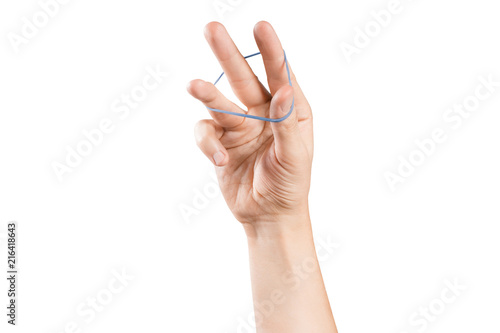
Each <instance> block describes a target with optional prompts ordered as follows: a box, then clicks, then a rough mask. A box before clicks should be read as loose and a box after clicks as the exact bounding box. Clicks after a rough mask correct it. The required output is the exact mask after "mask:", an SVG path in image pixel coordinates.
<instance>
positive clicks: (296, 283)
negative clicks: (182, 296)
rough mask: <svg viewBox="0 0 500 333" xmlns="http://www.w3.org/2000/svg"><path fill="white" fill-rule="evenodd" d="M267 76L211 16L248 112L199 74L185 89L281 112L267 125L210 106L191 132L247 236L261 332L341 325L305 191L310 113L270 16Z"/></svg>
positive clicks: (228, 106)
mask: <svg viewBox="0 0 500 333" xmlns="http://www.w3.org/2000/svg"><path fill="white" fill-rule="evenodd" d="M254 36H255V41H256V42H257V46H258V48H259V50H260V52H261V54H262V59H263V61H264V65H265V68H266V74H267V78H268V82H267V83H268V86H269V90H270V91H268V90H267V89H266V88H265V87H264V85H263V84H262V83H261V82H260V81H259V80H258V79H257V77H256V75H255V74H254V73H253V72H252V69H251V68H250V66H249V65H248V63H247V61H246V60H245V59H244V57H243V56H242V55H241V53H240V52H239V51H238V49H237V47H236V45H235V44H234V42H233V41H232V39H231V37H230V36H229V34H228V33H227V31H226V29H225V28H224V26H223V25H222V24H220V23H217V22H211V23H209V24H208V25H207V26H206V27H205V37H206V39H207V41H208V43H209V45H210V47H211V48H212V51H213V53H214V54H215V56H216V57H217V59H218V60H219V63H220V64H221V66H222V68H223V70H224V72H225V74H226V76H227V79H228V80H229V83H230V85H231V88H232V90H233V91H234V93H235V95H236V96H237V97H238V99H239V100H240V101H241V102H242V103H243V104H244V105H245V106H246V107H247V108H248V111H246V110H242V109H241V108H240V107H238V106H237V105H236V104H234V103H232V102H231V101H229V100H228V99H227V98H226V97H225V96H224V95H223V94H222V93H221V92H219V90H218V89H217V88H216V87H215V86H214V85H213V84H212V83H209V82H205V81H202V80H193V81H191V82H190V83H189V84H188V87H187V90H188V92H189V93H190V94H191V95H192V96H193V97H194V98H196V99H198V100H200V101H201V102H202V103H203V104H204V105H205V106H208V107H211V108H216V109H222V110H228V111H234V112H239V113H246V112H248V113H250V114H254V115H258V116H264V117H269V118H281V117H283V116H284V115H285V114H287V113H288V111H289V110H290V106H291V104H292V99H293V97H294V98H295V108H294V110H293V112H292V114H291V115H290V117H288V118H287V119H286V120H284V121H282V122H279V123H270V122H264V121H260V120H254V119H248V118H243V117H237V116H234V115H227V114H221V113H217V112H211V111H209V112H210V115H211V117H212V119H210V120H201V121H200V122H198V123H197V125H196V127H195V137H196V142H197V144H198V146H199V147H200V149H201V151H202V152H203V153H204V154H205V155H206V156H207V157H208V158H209V160H210V161H211V162H212V163H213V164H214V165H215V166H216V173H217V177H218V180H219V185H220V187H221V191H222V193H223V195H224V198H225V200H226V202H227V205H228V206H229V208H230V209H231V211H232V213H233V214H234V216H235V217H236V219H237V220H238V221H239V222H241V224H242V225H243V227H244V230H245V233H246V235H247V239H248V247H249V254H250V271H251V278H252V293H253V300H254V309H255V317H256V324H257V332H259V333H262V332H292V333H293V332H301V333H303V332H319V333H321V332H337V329H336V327H335V322H334V319H333V315H332V312H331V309H330V304H329V302H328V297H327V294H326V290H325V287H324V283H323V279H322V276H321V271H320V268H319V264H318V260H317V257H316V252H315V248H314V242H313V236H312V230H311V221H310V218H309V208H308V207H309V205H308V194H309V187H310V178H311V164H312V159H313V148H314V143H313V119H312V112H311V107H310V106H309V103H308V102H307V100H306V98H305V96H304V94H303V93H302V90H301V89H300V86H299V84H298V83H297V80H296V78H295V76H294V75H293V71H292V70H291V67H290V71H291V73H290V74H291V80H292V85H293V87H290V85H289V83H288V76H287V72H286V67H285V60H284V54H283V47H282V45H281V43H280V41H279V39H278V36H277V35H276V33H275V31H274V29H273V28H272V26H271V25H270V24H269V23H268V22H259V23H257V24H256V26H255V29H254Z"/></svg>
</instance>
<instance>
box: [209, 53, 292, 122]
mask: <svg viewBox="0 0 500 333" xmlns="http://www.w3.org/2000/svg"><path fill="white" fill-rule="evenodd" d="M259 54H260V52H257V53H254V54H251V55H248V56H246V57H245V59H248V58H251V57H254V56H256V55H259ZM283 54H284V55H285V66H286V73H287V75H288V84H289V85H290V87H293V86H292V80H291V79H290V68H288V60H287V59H286V53H285V50H283ZM222 76H224V72H222V74H221V75H220V76H219V78H218V79H217V80H216V81H215V83H214V85H216V84H217V82H219V80H220V79H221V78H222ZM294 105H295V97H293V99H292V106H291V107H290V111H288V113H287V114H286V115H285V116H283V117H281V118H277V119H272V118H266V117H259V116H254V115H251V114H246V113H238V112H232V111H225V110H219V109H213V108H209V107H208V106H207V109H209V110H210V111H214V112H219V113H225V114H231V115H233V116H238V117H245V118H251V119H257V120H263V121H269V122H272V123H279V122H280V121H283V120H285V119H286V118H288V117H289V116H290V115H291V114H292V111H293V108H294Z"/></svg>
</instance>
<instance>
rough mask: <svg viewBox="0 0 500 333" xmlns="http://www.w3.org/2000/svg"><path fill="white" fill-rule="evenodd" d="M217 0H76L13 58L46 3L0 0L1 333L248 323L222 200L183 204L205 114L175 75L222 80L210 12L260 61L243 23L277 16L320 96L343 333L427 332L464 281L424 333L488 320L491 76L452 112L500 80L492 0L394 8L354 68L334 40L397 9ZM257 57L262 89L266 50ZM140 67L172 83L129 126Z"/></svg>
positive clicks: (321, 216) (326, 217)
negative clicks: (125, 278) (458, 113)
mask: <svg viewBox="0 0 500 333" xmlns="http://www.w3.org/2000/svg"><path fill="white" fill-rule="evenodd" d="M42 1H43V2H47V1H48V0H42ZM222 2H223V3H227V1H226V0H223V1H222ZM230 3H232V5H230V6H231V10H230V11H226V12H225V13H224V14H223V15H222V16H221V15H219V14H218V13H217V11H216V10H215V8H214V6H213V5H214V3H213V1H212V0H196V1H180V0H178V1H158V0H141V1H139V0H135V1H130V0H125V1H123V0H122V1H118V0H113V1H111V0H110V1H97V0H86V1H80V0H72V1H69V2H68V3H67V4H64V5H60V8H59V11H58V13H57V14H56V15H55V16H54V17H52V18H50V20H49V22H48V24H47V25H46V26H45V27H43V28H40V29H39V31H38V34H36V36H34V37H32V38H30V39H29V40H28V42H27V43H25V44H22V45H20V47H19V52H15V49H14V47H13V46H12V44H11V42H10V41H9V38H8V36H12V35H8V34H9V33H15V34H21V29H22V27H23V24H24V22H23V17H26V18H28V19H29V20H32V16H33V15H34V14H35V13H37V12H39V11H40V10H41V9H40V4H39V3H38V2H37V1H35V0H22V1H21V0H18V1H2V3H1V4H0V29H1V32H0V33H1V35H2V42H1V43H0V57H1V58H0V59H1V61H0V156H1V157H0V221H1V224H0V225H1V228H2V229H1V230H0V243H1V244H0V246H1V252H2V254H1V256H0V257H1V258H2V259H1V262H2V265H1V267H2V272H5V270H6V267H5V261H6V260H5V259H4V258H6V253H5V252H6V245H5V229H6V224H7V222H8V221H11V220H15V221H18V223H19V240H18V241H19V244H18V245H19V271H20V277H19V285H18V288H19V296H18V303H19V308H18V311H19V313H18V326H16V327H15V328H14V329H12V327H10V325H7V324H6V316H5V312H6V309H5V306H4V305H6V304H7V303H6V302H7V297H6V291H7V285H6V280H5V279H4V278H2V283H0V288H1V290H0V295H1V296H0V304H2V306H1V308H2V309H3V310H2V311H1V312H2V313H1V316H0V318H2V319H1V323H0V331H1V332H41V333H60V332H65V327H66V325H68V323H71V322H73V321H74V322H76V323H77V325H78V329H79V330H81V331H79V332H89V333H90V332H96V333H97V332H220V333H229V332H238V330H239V331H240V332H246V331H247V330H246V329H243V328H242V327H243V326H242V324H241V322H242V321H247V319H246V318H248V315H249V314H250V312H251V310H252V302H251V293H250V292H251V289H250V279H249V269H248V262H247V248H246V239H245V236H244V233H243V230H242V228H241V227H240V225H239V224H238V222H237V221H235V219H234V218H233V217H232V215H231V213H230V212H229V210H228V209H227V207H226V205H225V203H224V200H223V199H222V197H221V196H220V194H219V195H215V196H211V198H210V199H208V203H204V204H205V206H206V207H204V208H202V209H199V210H198V215H195V216H191V217H190V218H189V219H187V218H183V216H182V214H181V213H180V209H181V208H185V207H186V206H191V207H192V206H193V200H194V199H195V193H196V191H198V190H200V191H203V189H204V188H208V189H209V190H211V189H213V180H212V179H211V178H210V172H211V171H212V166H211V165H210V163H209V161H208V160H206V158H205V157H204V156H203V155H202V154H201V153H200V152H199V151H198V149H197V147H196V145H195V143H194V139H193V134H192V133H193V126H194V124H195V123H196V121H197V120H198V119H201V118H204V117H207V112H206V110H205V109H204V108H203V106H202V105H201V104H200V103H199V102H197V101H196V100H194V99H192V98H191V96H189V95H188V94H187V93H186V92H185V86H186V84H187V82H189V81H190V80H191V79H194V78H202V79H205V80H209V81H211V80H214V79H215V78H216V77H217V76H218V75H219V73H220V71H221V70H220V66H219V65H218V63H217V62H216V60H215V57H214V56H213V55H212V54H211V51H210V49H209V47H208V45H207V44H206V42H205V41H204V38H203V27H204V25H205V24H206V23H208V22H209V21H212V20H219V21H221V22H223V23H224V24H225V25H226V26H227V28H228V30H229V32H230V34H231V35H232V37H233V39H234V40H235V41H236V43H237V45H238V47H239V48H240V50H241V52H242V53H244V54H251V53H254V52H256V50H257V47H256V45H255V42H254V40H253V34H252V29H253V25H254V24H255V23H256V22H258V21H259V20H268V21H270V22H271V23H272V24H273V25H274V27H275V29H276V31H277V32H278V34H279V36H280V38H281V40H282V43H283V46H284V48H285V50H286V51H287V55H288V57H289V61H290V63H291V65H292V67H293V69H294V71H295V74H296V75H297V77H298V80H299V82H300V84H301V86H302V88H303V90H304V92H305V94H306V96H307V97H308V99H309V101H310V103H311V105H312V107H313V113H314V117H315V143H316V147H315V148H316V149H315V152H316V155H315V161H314V169H313V184H312V188H311V195H310V202H311V215H312V219H313V226H314V230H315V237H316V239H317V240H323V241H325V240H330V241H332V240H333V241H334V242H336V243H337V244H340V245H339V246H338V247H337V248H336V249H335V251H333V252H332V253H331V254H330V255H329V256H327V257H326V259H325V260H323V261H322V263H321V264H322V270H323V274H324V279H325V282H326V287H327V289H328V294H329V298H330V302H331V304H332V308H333V312H334V315H335V318H336V321H337V325H338V328H339V331H340V332H343V333H347V332H384V333H401V332H408V333H413V332H418V328H420V327H422V326H416V325H412V324H411V323H410V321H409V320H410V318H411V317H412V315H413V314H414V312H415V311H418V309H419V307H424V308H425V307H428V306H429V305H430V304H434V305H435V306H437V305H439V298H440V296H441V292H442V291H443V290H444V289H445V288H446V282H445V281H446V280H447V279H449V280H450V281H453V280H454V279H457V281H458V282H459V283H460V284H462V285H465V286H466V287H467V289H466V290H465V291H463V292H461V293H460V296H458V297H456V299H455V300H454V301H453V302H452V303H450V304H446V306H445V309H444V311H443V312H442V313H440V314H439V315H437V316H436V318H435V319H434V320H433V322H430V323H429V325H428V326H427V327H426V329H425V330H421V331H426V332H498V331H499V329H500V323H499V322H498V320H497V319H498V313H499V311H500V302H499V297H500V287H499V283H498V281H500V269H499V266H498V262H499V260H498V257H499V254H500V251H499V250H500V244H499V242H498V235H499V233H498V231H499V229H498V224H499V221H500V219H499V218H500V213H499V211H498V203H499V197H500V192H499V190H498V189H499V185H500V176H499V173H498V170H500V159H499V158H498V143H499V142H500V131H499V130H498V124H499V121H500V115H499V108H500V96H499V95H500V88H499V87H497V88H496V91H495V93H493V94H492V95H491V96H490V98H488V99H487V100H485V101H481V103H480V105H479V107H478V109H477V110H476V111H474V112H473V113H472V114H471V116H470V117H469V118H468V119H465V120H464V121H463V123H462V124H461V126H460V128H458V129H452V128H451V126H450V124H449V123H446V122H445V121H444V120H443V114H444V113H445V111H446V110H447V109H448V108H450V107H452V106H453V105H454V104H456V103H462V101H463V100H464V99H465V98H466V97H467V96H470V95H473V94H474V91H475V88H476V87H477V86H478V85H479V84H480V82H479V80H478V77H479V76H481V75H483V76H484V77H487V76H488V75H490V74H491V75H493V78H494V79H496V81H500V71H499V68H498V67H499V63H498V60H499V59H500V46H499V43H498V42H499V40H498V31H500V20H498V10H499V8H498V6H497V4H496V2H495V1H491V0H474V1H472V0H469V1H451V0H446V1H445V0H441V1H430V0H418V1H417V0H415V1H409V0H401V6H402V10H401V12H400V13H398V14H396V15H393V17H392V20H391V22H390V24H389V25H388V26H387V27H384V28H382V30H381V32H380V33H379V34H378V35H377V36H376V37H373V38H372V39H371V43H370V44H369V45H368V46H367V47H365V48H363V49H361V50H360V52H359V54H356V55H354V56H353V57H352V59H351V60H352V61H351V62H350V63H348V61H347V59H346V57H345V56H344V54H343V53H342V51H341V47H340V45H341V43H342V42H346V43H350V44H352V43H353V40H354V38H355V35H356V32H355V28H356V27H359V28H361V29H363V28H364V27H365V24H367V23H368V22H370V21H372V20H373V18H372V17H371V16H370V12H371V11H372V10H375V11H379V10H382V9H384V8H387V6H388V3H389V1H388V0H378V1H367V0H365V1H351V0H340V1H290V0H289V1H265V0H241V1H236V0H233V1H232V2H230ZM251 65H252V66H253V67H254V68H256V71H257V72H258V73H259V77H261V78H262V79H263V80H265V78H264V75H263V74H262V73H263V70H262V65H261V61H260V58H258V57H256V58H253V59H252V60H251ZM147 66H150V67H151V68H155V67H156V66H160V68H161V69H162V70H164V71H168V72H169V76H168V77H167V78H166V79H165V80H164V82H163V83H162V84H161V85H160V86H159V87H158V88H157V89H155V90H154V91H152V92H150V93H149V94H148V96H147V98H146V99H145V100H144V101H143V102H141V103H140V106H139V107H137V108H136V109H134V110H132V111H131V113H130V116H129V117H127V118H126V119H124V120H122V119H120V118H119V117H118V115H117V114H116V113H114V112H113V111H112V104H113V102H114V101H115V100H116V99H117V98H120V95H121V94H123V93H130V91H131V89H133V88H134V87H135V86H137V85H138V84H140V83H141V82H142V80H143V78H144V77H145V76H146V75H147V72H146V70H145V68H146V67H147ZM220 89H222V90H224V91H225V92H228V94H229V96H231V97H232V98H234V97H233V96H232V94H230V93H229V88H228V86H227V84H225V83H222V84H221V87H220ZM104 118H110V119H112V121H113V122H114V124H115V128H114V131H113V132H112V133H110V134H106V135H105V137H104V140H103V142H102V143H101V144H100V145H98V146H97V147H95V148H94V149H93V151H92V153H91V154H90V155H88V156H86V157H84V159H83V161H82V163H81V164H80V165H79V166H77V167H76V168H74V169H73V172H72V173H68V174H65V175H64V176H63V181H62V182H61V181H59V180H58V178H57V176H56V174H55V173H54V170H53V168H52V163H53V162H54V161H57V162H61V163H64V159H65V157H66V146H70V147H73V148H74V147H75V146H76V145H77V144H78V143H79V142H80V141H81V140H83V139H84V136H83V134H82V131H83V130H91V129H94V128H96V127H97V126H98V124H99V122H100V121H101V120H102V119H104ZM436 127H439V128H442V129H444V130H445V131H446V133H447V136H448V139H447V140H446V142H444V143H442V144H439V145H438V146H437V147H436V149H435V151H434V153H433V154H432V155H431V156H429V157H428V158H427V159H426V160H425V162H424V163H423V164H422V165H421V166H418V167H417V168H416V170H415V171H414V173H413V175H411V176H409V177H408V178H407V179H406V181H405V182H404V183H403V184H398V185H397V187H396V190H395V191H391V189H390V187H389V186H388V184H387V182H386V180H385V178H384V173H385V172H396V169H397V167H398V163H399V162H398V156H400V155H401V156H404V157H406V158H407V157H408V156H409V154H410V153H411V152H412V151H414V150H415V149H416V145H415V143H414V141H415V140H422V139H425V138H429V137H430V136H431V132H432V130H433V129H434V128H436ZM212 194H213V193H212ZM2 233H3V234H2ZM122 269H125V271H126V272H127V274H128V275H131V276H133V277H134V278H133V280H132V281H130V282H129V283H128V285H127V286H126V287H125V288H124V289H123V290H122V292H119V293H116V294H114V295H113V298H112V300H110V302H109V304H107V305H105V306H104V308H103V310H102V311H101V312H96V316H95V318H93V320H90V322H86V321H85V319H88V317H82V316H80V315H79V314H78V313H77V308H78V307H79V306H82V305H81V304H82V303H83V305H85V302H86V300H87V298H88V297H95V296H96V295H98V294H99V295H101V296H102V295H106V291H105V288H107V286H108V283H109V282H110V281H113V270H116V271H121V270H122ZM1 276H4V273H1ZM103 290H104V291H103ZM450 295H451V294H450ZM102 297H104V296H102ZM436 300H437V301H436ZM436 304H437V305H436ZM70 326H71V324H70ZM238 327H239V328H238ZM66 332H73V331H72V330H66ZM76 332H78V330H77V331H76Z"/></svg>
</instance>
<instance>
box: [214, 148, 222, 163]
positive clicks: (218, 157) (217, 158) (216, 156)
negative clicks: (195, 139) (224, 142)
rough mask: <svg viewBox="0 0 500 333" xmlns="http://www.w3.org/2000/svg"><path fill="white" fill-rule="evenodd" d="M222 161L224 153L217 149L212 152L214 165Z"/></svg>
mask: <svg viewBox="0 0 500 333" xmlns="http://www.w3.org/2000/svg"><path fill="white" fill-rule="evenodd" d="M222 161H224V154H223V153H222V152H221V151H218V152H216V153H215V154H214V162H215V165H220V164H221V163H222Z"/></svg>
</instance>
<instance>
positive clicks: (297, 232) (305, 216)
mask: <svg viewBox="0 0 500 333" xmlns="http://www.w3.org/2000/svg"><path fill="white" fill-rule="evenodd" d="M242 225H243V228H244V230H245V233H246V235H247V238H248V240H249V241H265V240H272V241H279V240H286V239H296V238H301V239H303V238H311V239H312V229H311V219H310V217H309V212H308V211H303V212H300V213H296V214H286V215H285V214H280V215H273V216H266V217H261V218H259V219H258V220H257V221H254V222H248V223H242Z"/></svg>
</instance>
